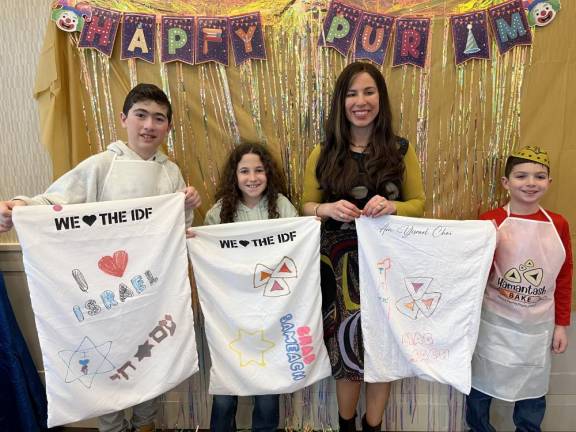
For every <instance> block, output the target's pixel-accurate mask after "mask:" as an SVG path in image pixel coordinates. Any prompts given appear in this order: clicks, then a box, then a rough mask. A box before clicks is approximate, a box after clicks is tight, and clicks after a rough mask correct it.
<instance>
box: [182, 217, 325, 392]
mask: <svg viewBox="0 0 576 432" xmlns="http://www.w3.org/2000/svg"><path fill="white" fill-rule="evenodd" d="M194 230H195V232H196V237H195V238H193V239H190V240H188V249H189V253H190V259H191V261H192V265H193V269H194V277H195V278H196V283H197V285H198V295H199V297H200V304H201V306H202V311H203V313H204V316H205V317H206V321H205V323H206V337H207V339H208V346H209V348H210V356H211V360H212V368H211V369H210V390H209V391H210V393H211V394H230V395H239V396H243V395H255V394H276V393H291V392H294V391H296V390H298V389H300V388H303V387H305V386H308V385H310V384H312V383H314V382H316V381H318V380H320V379H322V378H325V377H327V376H329V375H330V374H331V370H330V361H329V359H328V354H327V352H326V347H325V346H324V341H323V331H322V316H321V315H322V314H321V303H322V299H321V294H320V223H319V222H318V221H317V220H316V219H315V218H312V217H306V218H286V219H271V220H264V221H253V222H239V223H230V224H222V225H211V226H205V227H198V228H195V229H194Z"/></svg>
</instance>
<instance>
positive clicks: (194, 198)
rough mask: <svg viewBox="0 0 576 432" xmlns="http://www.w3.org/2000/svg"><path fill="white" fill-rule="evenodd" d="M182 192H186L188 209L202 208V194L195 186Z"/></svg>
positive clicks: (185, 203) (185, 199)
mask: <svg viewBox="0 0 576 432" xmlns="http://www.w3.org/2000/svg"><path fill="white" fill-rule="evenodd" d="M182 192H184V195H185V198H184V207H185V208H186V209H195V208H198V207H200V204H202V199H201V198H200V194H199V193H198V191H197V190H196V188H194V187H193V186H188V187H186V188H184V189H182Z"/></svg>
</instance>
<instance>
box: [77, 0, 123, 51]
mask: <svg viewBox="0 0 576 432" xmlns="http://www.w3.org/2000/svg"><path fill="white" fill-rule="evenodd" d="M121 19H122V14H121V13H120V12H114V11H111V10H107V9H101V8H92V19H91V20H90V22H88V23H84V27H83V28H82V33H80V39H79V41H78V47H80V48H95V49H97V50H98V51H100V52H101V53H102V54H104V55H107V56H108V57H110V56H111V55H112V50H113V49H114V39H116V32H117V31H118V26H119V25H120V20H121Z"/></svg>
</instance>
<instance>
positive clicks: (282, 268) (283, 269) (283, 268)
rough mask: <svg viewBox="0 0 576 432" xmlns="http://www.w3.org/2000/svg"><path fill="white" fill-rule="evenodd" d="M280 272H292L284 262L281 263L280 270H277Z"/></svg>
mask: <svg viewBox="0 0 576 432" xmlns="http://www.w3.org/2000/svg"><path fill="white" fill-rule="evenodd" d="M278 271H279V272H280V273H292V272H291V271H290V269H289V268H288V266H287V265H286V263H284V264H282V267H280V270H278Z"/></svg>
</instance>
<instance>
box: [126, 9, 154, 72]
mask: <svg viewBox="0 0 576 432" xmlns="http://www.w3.org/2000/svg"><path fill="white" fill-rule="evenodd" d="M155 53H156V15H146V14H124V20H123V25H122V55H121V56H120V58H121V59H122V60H128V59H131V58H139V59H142V60H145V61H147V62H148V63H154V59H155Z"/></svg>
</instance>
